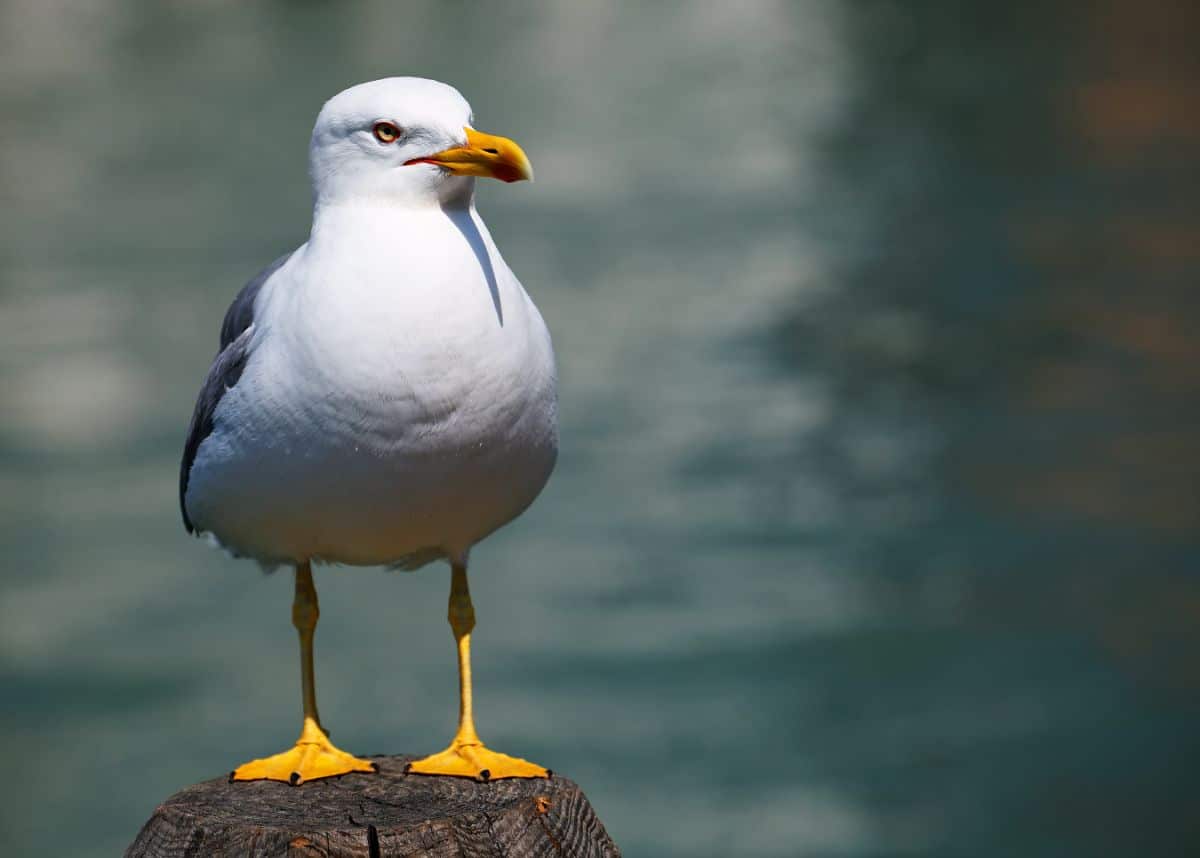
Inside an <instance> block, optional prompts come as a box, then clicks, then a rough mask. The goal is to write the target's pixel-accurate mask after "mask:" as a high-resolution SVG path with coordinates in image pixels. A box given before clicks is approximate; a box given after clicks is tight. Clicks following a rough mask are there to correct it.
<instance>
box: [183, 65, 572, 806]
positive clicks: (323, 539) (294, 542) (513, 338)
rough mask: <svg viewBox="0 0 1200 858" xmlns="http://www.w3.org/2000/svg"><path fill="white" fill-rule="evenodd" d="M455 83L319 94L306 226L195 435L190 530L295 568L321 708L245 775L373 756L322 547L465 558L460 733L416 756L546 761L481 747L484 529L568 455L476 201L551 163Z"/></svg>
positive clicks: (528, 324) (456, 605) (186, 495)
mask: <svg viewBox="0 0 1200 858" xmlns="http://www.w3.org/2000/svg"><path fill="white" fill-rule="evenodd" d="M473 126H474V119H473V115H472V112H471V107H470V105H469V104H468V103H467V101H466V100H465V99H464V98H463V96H462V95H460V94H459V92H458V91H457V90H456V89H454V88H453V87H451V86H449V85H447V84H444V83H439V82H437V81H433V80H426V79H423V78H414V77H393V78H385V79H383V80H376V81H371V82H368V83H363V84H359V85H357V86H353V87H351V88H349V89H347V90H345V91H343V92H341V93H339V94H338V95H336V96H334V97H333V98H331V99H330V100H329V101H328V102H326V103H325V105H324V106H323V107H322V109H321V111H320V113H319V115H318V116H317V120H316V125H315V127H314V128H313V133H312V139H311V142H310V144H309V149H308V154H309V172H310V176H311V180H312V187H313V197H314V205H313V216H312V230H311V233H310V235H309V238H308V241H307V242H306V243H304V244H303V245H301V246H300V247H299V248H297V249H296V250H294V251H292V252H291V253H287V254H284V255H283V256H281V257H279V258H278V259H276V260H275V261H274V262H272V263H271V264H270V265H268V266H267V267H266V268H265V269H263V270H262V272H260V273H259V274H258V275H257V276H256V277H254V278H253V279H252V280H251V281H250V282H249V283H248V284H246V286H245V287H244V288H243V289H242V290H241V292H239V293H238V295H237V297H236V298H235V299H234V301H233V303H232V305H231V306H230V307H229V309H228V311H227V312H226V314H225V319H224V322H223V324H222V325H221V336H220V349H219V351H218V353H217V355H216V357H215V358H214V360H213V362H212V366H211V368H210V369H209V372H208V376H207V378H206V380H205V382H204V384H203V386H202V388H201V390H200V395H199V398H198V400H197V402H196V407H195V411H194V413H193V415H192V420H191V426H190V428H189V431H188V437H187V442H186V444H185V446H184V451H183V461H182V464H181V467H180V475H179V501H180V507H181V510H182V513H183V523H184V526H185V527H186V528H187V530H188V531H189V532H190V533H194V534H200V535H206V536H208V537H209V538H210V539H211V540H213V541H215V543H216V544H218V545H219V546H221V547H222V548H224V549H226V550H227V551H229V552H230V553H232V554H234V555H235V556H239V557H248V558H252V559H254V560H256V561H258V562H259V564H261V565H262V566H263V567H264V568H268V569H270V568H275V567H280V566H291V567H294V569H295V575H296V586H295V596H294V601H293V604H292V623H293V625H295V627H296V629H297V630H298V632H299V635H300V667H301V686H302V692H303V694H302V696H303V722H302V728H301V732H300V738H299V739H298V740H297V742H296V744H295V745H294V746H293V747H292V748H290V749H288V750H286V751H284V752H283V753H280V754H276V755H274V756H270V757H266V758H263V759H257V760H253V761H251V762H248V763H245V764H244V765H241V766H239V767H238V768H236V769H235V770H234V771H233V773H232V774H231V779H232V780H261V779H268V780H278V781H283V782H286V783H291V784H292V785H296V784H299V783H302V782H305V781H310V780H314V779H317V778H325V777H332V776H335V775H341V774H345V773H348V772H369V771H372V770H373V768H374V767H373V764H372V763H371V762H370V761H368V760H364V759H362V758H359V757H355V756H353V755H352V754H349V753H347V752H345V751H343V750H341V749H339V748H337V747H336V746H334V745H333V743H332V742H331V741H330V739H329V733H328V731H327V730H326V729H325V728H324V726H323V725H322V723H321V718H320V716H319V715H318V713H317V701H316V687H315V680H314V676H313V632H314V630H315V628H316V625H317V618H318V615H319V608H318V603H317V592H316V589H315V586H314V584H313V575H312V567H313V565H314V564H344V565H350V566H377V565H386V566H390V567H394V568H399V569H409V570H411V569H417V568H419V567H421V566H424V565H426V564H428V563H430V562H433V561H436V560H443V561H447V562H448V563H449V565H450V599H449V611H448V618H449V621H450V628H451V631H452V632H453V634H454V638H455V641H456V644H457V649H458V671H459V714H458V731H457V733H456V734H455V736H454V738H453V740H452V741H451V743H450V745H449V747H448V748H446V750H444V751H442V752H440V753H437V754H434V755H432V756H429V757H426V758H424V759H421V760H416V761H414V762H413V763H412V764H411V767H410V771H412V772H415V773H418V774H425V775H451V776H460V777H472V778H476V779H482V780H488V779H499V778H513V777H517V778H525V777H545V776H546V775H547V770H546V769H544V768H543V767H542V766H539V765H536V764H534V763H530V762H528V761H526V760H523V759H520V758H516V757H511V756H507V755H505V754H501V753H497V752H495V751H492V750H490V749H488V748H487V747H485V746H484V744H483V742H482V741H481V740H480V739H479V736H478V734H477V733H476V731H475V723H474V717H473V713H472V700H471V631H472V629H473V628H474V626H475V611H474V607H473V606H472V603H471V594H470V590H469V588H468V582H467V560H468V556H469V554H470V551H471V547H472V546H473V545H475V544H476V543H477V542H479V541H480V540H482V539H483V538H484V537H486V536H488V535H489V534H490V533H492V532H493V531H495V530H496V529H497V528H499V527H502V526H503V525H505V524H507V523H508V522H510V521H512V520H513V519H514V518H516V517H517V516H518V515H520V514H521V513H522V512H523V511H524V510H525V509H526V508H527V507H528V506H529V505H530V504H531V503H532V502H533V500H534V498H536V497H537V495H538V493H539V492H541V490H542V488H543V486H545V484H546V481H547V480H548V479H549V477H550V472H551V471H552V470H553V468H554V462H555V458H556V456H557V452H558V416H557V411H558V408H557V391H556V371H555V363H554V352H553V349H552V347H551V342H550V334H549V332H548V330H547V328H546V325H545V323H544V322H543V320H542V317H541V314H540V313H539V312H538V310H537V308H536V307H535V306H534V304H533V301H532V300H531V299H530V298H529V295H527V294H526V292H525V290H524V288H523V287H522V286H521V283H520V281H518V280H517V278H516V275H514V274H513V273H512V271H511V270H510V269H509V267H508V265H506V264H505V262H504V259H503V258H502V257H501V255H500V252H499V251H498V250H497V249H496V245H495V243H494V242H493V241H492V237H491V235H490V234H489V232H488V229H487V227H486V226H485V225H484V222H483V219H482V218H481V217H480V216H479V214H478V212H477V211H476V210H475V179H476V177H490V178H495V179H500V180H501V181H504V182H516V181H519V180H522V179H532V178H533V169H532V167H531V166H530V163H529V159H528V158H527V157H526V155H525V153H524V152H523V151H522V149H521V147H520V146H518V145H517V144H516V143H515V142H513V141H512V140H509V139H507V138H505V137H498V136H495V135H491V134H485V133H483V132H482V131H478V130H476V129H475V128H474V127H473Z"/></svg>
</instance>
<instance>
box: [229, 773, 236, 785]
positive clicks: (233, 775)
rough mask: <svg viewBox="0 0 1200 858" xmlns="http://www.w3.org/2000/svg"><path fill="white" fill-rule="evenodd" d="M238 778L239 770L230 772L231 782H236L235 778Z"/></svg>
mask: <svg viewBox="0 0 1200 858" xmlns="http://www.w3.org/2000/svg"><path fill="white" fill-rule="evenodd" d="M236 778H237V772H230V773H229V782H230V783H233V782H234V780H235V779H236Z"/></svg>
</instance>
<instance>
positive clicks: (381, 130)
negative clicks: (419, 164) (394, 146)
mask: <svg viewBox="0 0 1200 858" xmlns="http://www.w3.org/2000/svg"><path fill="white" fill-rule="evenodd" d="M371 131H372V133H373V134H374V135H375V139H376V140H378V141H379V142H380V143H395V142H396V141H397V140H399V139H400V129H399V128H397V127H396V126H395V125H393V124H392V123H390V122H376V123H375V127H374V128H372V129H371Z"/></svg>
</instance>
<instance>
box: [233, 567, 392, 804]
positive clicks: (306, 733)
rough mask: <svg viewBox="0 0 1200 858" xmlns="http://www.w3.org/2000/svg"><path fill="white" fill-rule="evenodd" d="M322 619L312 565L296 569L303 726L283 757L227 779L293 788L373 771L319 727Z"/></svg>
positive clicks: (294, 611) (294, 617)
mask: <svg viewBox="0 0 1200 858" xmlns="http://www.w3.org/2000/svg"><path fill="white" fill-rule="evenodd" d="M319 616H321V609H320V606H319V605H318V604H317V589H316V587H314V586H313V579H312V566H311V565H309V564H308V563H302V564H300V565H299V566H297V567H296V598H295V601H293V602H292V625H294V626H295V627H296V630H297V631H298V632H300V677H301V684H302V685H303V687H304V726H303V727H302V728H301V730H300V738H299V739H297V740H296V744H295V745H294V746H293V747H292V748H290V749H289V750H287V751H284V752H283V753H282V754H276V755H275V756H273V757H265V758H264V759H261V760H251V761H250V762H248V763H246V764H244V765H241V766H238V767H237V768H236V769H235V770H234V772H233V774H232V775H231V776H230V780H235V781H255V780H272V781H284V782H285V783H290V784H292V785H293V786H296V785H297V784H301V783H303V782H304V781H311V780H316V779H317V778H328V777H333V776H334V775H344V774H347V773H349V772H373V771H375V766H374V764H372V763H371V762H370V761H368V760H361V759H359V758H358V757H355V756H353V755H351V754H347V753H346V752H345V751H342V750H339V749H338V748H336V747H334V745H333V743H332V742H330V741H329V735H328V734H327V733H326V732H325V730H324V729H323V728H322V727H321V716H320V715H318V714H317V690H316V685H315V683H314V681H313V631H314V630H315V629H316V627H317V618H318V617H319Z"/></svg>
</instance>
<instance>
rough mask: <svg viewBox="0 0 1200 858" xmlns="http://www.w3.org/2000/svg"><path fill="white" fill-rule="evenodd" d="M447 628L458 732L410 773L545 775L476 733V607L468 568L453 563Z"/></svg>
mask: <svg viewBox="0 0 1200 858" xmlns="http://www.w3.org/2000/svg"><path fill="white" fill-rule="evenodd" d="M450 575H451V577H450V611H449V620H450V628H451V630H452V631H453V632H454V640H455V641H456V642H457V643H458V732H457V733H456V734H455V735H454V740H453V741H452V742H451V743H450V747H449V748H447V749H446V750H444V751H442V752H441V753H440V754H434V755H433V756H431V757H426V758H425V759H423V760H416V761H415V762H413V763H411V764H410V765H409V769H408V770H409V771H410V772H416V773H417V774H422V775H455V776H458V777H464V778H478V779H480V780H485V781H486V780H497V779H499V778H544V777H547V776H548V775H549V772H547V771H546V770H545V769H544V768H542V767H541V766H539V765H537V764H536V763H531V762H529V761H527V760H522V759H520V758H518V757H510V756H508V755H507V754H498V753H496V752H495V751H490V750H488V749H487V748H485V747H484V746H483V742H481V741H479V736H477V735H476V734H475V718H474V716H473V714H472V712H471V630H472V629H473V628H475V608H474V606H473V605H472V604H471V591H470V590H469V589H468V588H467V569H466V567H465V566H458V565H455V566H453V567H452V569H451V573H450Z"/></svg>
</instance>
